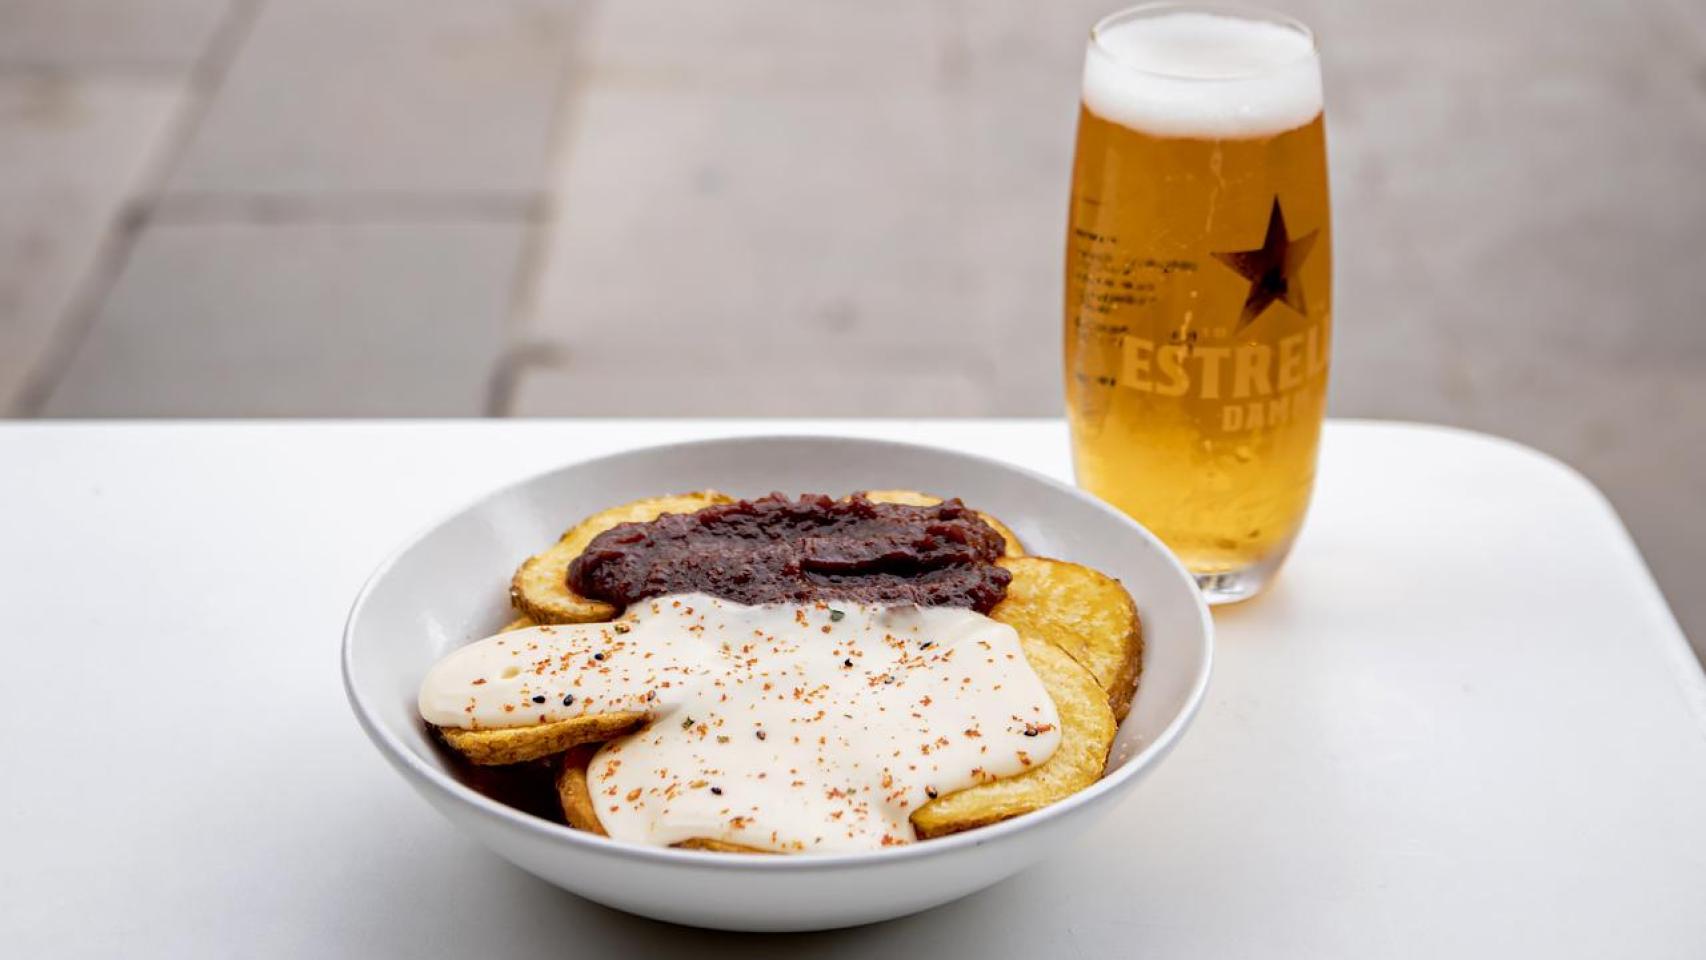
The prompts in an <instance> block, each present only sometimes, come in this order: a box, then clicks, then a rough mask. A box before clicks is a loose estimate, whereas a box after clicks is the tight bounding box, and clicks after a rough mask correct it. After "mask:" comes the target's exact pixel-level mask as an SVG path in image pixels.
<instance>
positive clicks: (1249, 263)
mask: <svg viewBox="0 0 1706 960" xmlns="http://www.w3.org/2000/svg"><path fill="white" fill-rule="evenodd" d="M1319 232H1320V231H1318V230H1311V231H1309V232H1308V233H1306V234H1304V235H1303V236H1301V237H1297V238H1295V239H1293V238H1291V237H1288V236H1287V235H1286V232H1285V213H1284V212H1282V211H1281V210H1280V203H1279V197H1274V206H1273V210H1272V211H1271V212H1269V214H1268V234H1267V236H1266V237H1264V238H1263V239H1262V246H1261V248H1260V249H1258V250H1237V251H1233V252H1231V253H1217V254H1214V258H1215V259H1216V260H1219V261H1220V262H1221V263H1224V264H1226V265H1227V266H1228V267H1231V268H1232V269H1233V270H1236V271H1238V275H1239V276H1241V277H1243V278H1244V279H1246V280H1248V281H1250V292H1249V294H1248V295H1246V296H1245V297H1244V311H1243V312H1242V313H1240V314H1239V315H1238V329H1239V330H1243V329H1244V328H1245V327H1247V326H1249V325H1250V324H1252V323H1255V322H1256V318H1257V317H1260V316H1261V315H1262V311H1263V310H1266V309H1267V308H1268V307H1269V306H1270V305H1271V304H1272V303H1273V302H1274V301H1275V300H1279V301H1281V302H1283V303H1284V304H1285V305H1286V306H1288V307H1290V308H1292V309H1293V310H1296V311H1297V312H1298V313H1301V314H1307V313H1308V312H1309V309H1308V307H1307V305H1306V301H1305V300H1304V299H1303V281H1302V279H1300V278H1299V277H1298V275H1297V271H1298V268H1300V267H1301V266H1303V261H1304V260H1305V259H1306V258H1307V257H1308V256H1309V251H1310V250H1311V249H1313V248H1314V246H1315V235H1316V234H1317V233H1319Z"/></svg>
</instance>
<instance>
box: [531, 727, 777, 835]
mask: <svg viewBox="0 0 1706 960" xmlns="http://www.w3.org/2000/svg"><path fill="white" fill-rule="evenodd" d="M595 752H596V751H595V750H593V749H592V748H591V747H576V748H575V749H573V750H570V751H569V752H568V753H565V754H563V767H562V770H561V771H559V772H558V774H557V799H558V800H559V801H561V802H562V805H563V819H564V820H567V821H568V823H569V826H571V827H574V828H575V829H576V830H585V831H586V832H587V833H596V834H598V835H599V836H601V837H606V836H609V834H607V833H605V832H604V824H602V823H600V822H599V821H598V811H597V810H595V809H594V808H593V804H592V787H591V785H590V784H589V783H588V782H587V778H586V771H587V768H588V767H589V766H590V765H591V764H592V757H593V754H594V753H595ZM674 846H677V847H680V848H682V849H683V850H711V851H715V852H717V853H769V852H770V851H768V850H760V849H758V848H757V847H748V846H744V845H742V844H738V843H728V842H726V841H723V840H712V839H709V838H706V837H693V838H691V839H688V840H683V841H681V842H680V843H677V844H674Z"/></svg>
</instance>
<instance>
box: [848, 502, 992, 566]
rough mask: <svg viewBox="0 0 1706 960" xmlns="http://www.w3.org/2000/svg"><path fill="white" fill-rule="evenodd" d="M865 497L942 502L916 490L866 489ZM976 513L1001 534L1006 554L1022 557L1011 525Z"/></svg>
mask: <svg viewBox="0 0 1706 960" xmlns="http://www.w3.org/2000/svg"><path fill="white" fill-rule="evenodd" d="M865 499H867V500H870V501H872V502H874V503H901V504H905V505H907V506H909V507H934V506H935V505H936V504H938V503H941V502H942V498H941V497H937V496H932V495H930V494H928V493H922V492H920V491H917V490H866V491H865ZM977 515H978V519H980V520H982V521H983V522H984V523H987V524H989V525H990V526H991V527H994V528H995V532H996V533H999V534H1001V539H1002V540H1005V541H1006V542H1007V548H1006V554H1005V555H1006V556H1009V557H1022V556H1024V555H1025V548H1024V546H1023V545H1022V544H1020V543H1019V535H1018V534H1016V533H1014V532H1013V529H1012V528H1011V527H1009V526H1007V525H1006V524H1005V523H1002V522H1001V521H1000V520H997V519H995V518H994V517H992V516H990V515H989V514H987V513H984V512H983V511H982V510H979V511H977Z"/></svg>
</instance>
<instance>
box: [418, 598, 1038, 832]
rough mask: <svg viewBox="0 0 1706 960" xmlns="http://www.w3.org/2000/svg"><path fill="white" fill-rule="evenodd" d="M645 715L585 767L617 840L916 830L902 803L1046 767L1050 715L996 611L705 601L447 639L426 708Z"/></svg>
mask: <svg viewBox="0 0 1706 960" xmlns="http://www.w3.org/2000/svg"><path fill="white" fill-rule="evenodd" d="M627 710H636V711H646V712H648V713H650V714H651V717H652V721H651V723H649V724H648V725H647V726H645V727H643V728H641V729H640V730H639V731H637V732H635V733H633V734H630V735H628V736H625V737H621V738H619V739H617V740H614V741H612V742H610V743H608V744H606V745H605V747H604V748H603V749H602V750H600V751H599V752H598V754H597V756H595V757H594V758H593V761H592V765H591V767H590V769H589V770H588V782H589V785H590V787H591V791H592V796H593V801H594V804H595V806H596V808H597V811H598V817H599V820H600V821H601V822H602V823H603V825H604V829H605V830H606V832H608V833H609V834H610V835H611V836H612V837H615V838H617V839H621V840H628V841H632V842H635V843H644V844H651V845H658V846H662V845H668V844H672V843H677V842H680V841H682V840H688V839H693V838H704V839H715V840H724V841H728V842H731V843H740V844H745V845H747V846H752V847H758V848H760V849H765V850H777V851H844V850H865V849H871V848H873V847H881V846H888V845H891V844H895V843H906V842H910V841H912V840H914V839H916V835H915V834H914V832H913V829H912V824H911V821H910V820H909V819H908V817H909V816H910V814H911V813H912V811H914V810H916V809H918V807H920V806H922V805H923V804H925V803H927V802H929V800H930V798H931V797H932V796H945V795H947V794H949V793H952V792H954V791H956V790H960V789H964V788H965V787H969V786H973V785H975V784H977V783H979V782H982V781H986V780H993V779H998V778H1001V777H1008V776H1013V775H1015V774H1018V773H1022V772H1024V771H1025V770H1026V769H1028V768H1030V767H1031V766H1034V765H1036V764H1039V763H1042V762H1043V761H1044V760H1047V759H1048V758H1049V757H1050V756H1051V755H1053V753H1054V751H1055V749H1056V748H1057V747H1058V746H1059V745H1060V730H1059V725H1060V720H1059V717H1058V715H1057V714H1056V712H1055V707H1054V703H1053V701H1051V700H1050V699H1049V697H1048V693H1047V691H1046V690H1045V689H1044V688H1043V685H1042V681H1041V680H1039V679H1038V678H1037V675H1036V673H1035V672H1034V671H1033V670H1032V669H1031V666H1030V664H1029V663H1028V662H1026V660H1025V656H1024V653H1023V651H1022V649H1021V647H1020V643H1019V636H1018V634H1016V633H1015V632H1014V631H1013V629H1012V628H1011V627H1009V626H1007V625H1005V624H1001V623H997V622H995V621H994V620H991V619H989V618H988V617H985V616H983V615H982V614H979V613H975V612H973V611H970V610H964V609H958V608H949V607H910V606H908V607H894V608H884V607H875V606H863V605H860V604H855V603H843V602H838V601H837V602H830V603H815V604H804V605H794V604H769V605H764V606H754V607H749V606H743V605H741V604H737V603H730V602H728V601H725V600H718V599H716V598H713V597H708V596H705V595H703V594H687V595H682V596H677V597H664V598H660V599H657V600H651V601H646V602H644V603H639V604H635V605H634V606H633V607H631V608H630V609H629V615H628V617H626V618H624V619H623V620H621V621H617V622H615V623H596V624H579V625H564V626H546V627H532V628H529V629H526V630H516V631H512V632H509V633H503V634H499V635H497V636H495V637H490V638H488V639H485V640H481V641H479V642H477V643H473V644H470V645H468V646H466V647H463V648H461V649H459V650H456V651H454V652H452V653H451V654H450V655H449V656H447V657H445V658H444V659H443V660H441V661H439V662H438V664H436V665H435V666H434V667H433V668H432V670H431V671H430V672H429V673H428V674H427V677H426V679H425V681H423V682H422V684H421V690H420V712H421V716H422V717H424V718H425V719H426V720H427V721H428V722H430V723H433V724H436V725H438V726H444V727H459V728H463V729H478V728H492V727H515V726H527V725H531V724H537V723H549V722H552V721H556V720H565V719H569V718H571V717H578V716H583V715H586V714H594V713H609V712H614V711H627Z"/></svg>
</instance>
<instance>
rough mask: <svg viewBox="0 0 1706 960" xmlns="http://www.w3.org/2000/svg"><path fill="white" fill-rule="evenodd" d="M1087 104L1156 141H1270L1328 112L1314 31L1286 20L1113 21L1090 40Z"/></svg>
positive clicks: (1161, 17) (1179, 16) (1176, 15)
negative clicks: (1310, 32) (1324, 105)
mask: <svg viewBox="0 0 1706 960" xmlns="http://www.w3.org/2000/svg"><path fill="white" fill-rule="evenodd" d="M1122 16H1123V17H1124V18H1123V19H1122ZM1084 106H1085V107H1086V108H1087V109H1088V110H1089V111H1090V112H1091V113H1094V114H1096V115H1097V116H1099V117H1101V118H1103V119H1105V120H1108V121H1111V122H1113V123H1117V124H1119V125H1121V126H1124V127H1130V128H1132V129H1134V130H1141V131H1143V132H1144V133H1149V134H1154V135H1156V136H1166V137H1205V138H1211V139H1221V140H1233V139H1249V138H1253V137H1268V136H1273V135H1275V134H1279V133H1284V132H1285V131H1287V130H1292V129H1295V128H1297V127H1301V126H1304V125H1305V124H1307V123H1309V122H1310V121H1312V120H1314V119H1315V117H1316V116H1317V115H1319V114H1320V113H1321V61H1320V59H1319V58H1318V57H1317V56H1316V54H1315V43H1314V40H1313V39H1312V38H1310V36H1309V35H1308V34H1306V33H1304V32H1302V31H1300V30H1298V29H1295V28H1292V27H1288V26H1286V25H1284V24H1280V23H1273V22H1269V21H1265V20H1253V19H1246V18H1243V17H1235V16H1224V15H1221V14H1215V13H1200V12H1194V11H1179V12H1172V13H1161V14H1157V15H1153V16H1149V15H1138V16H1126V15H1115V16H1114V17H1112V18H1110V19H1108V20H1105V21H1103V22H1102V23H1101V24H1099V25H1097V27H1096V30H1095V33H1094V35H1093V36H1092V37H1091V39H1090V51H1089V53H1088V54H1087V55H1086V56H1085V58H1084Z"/></svg>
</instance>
